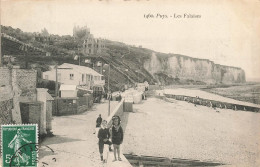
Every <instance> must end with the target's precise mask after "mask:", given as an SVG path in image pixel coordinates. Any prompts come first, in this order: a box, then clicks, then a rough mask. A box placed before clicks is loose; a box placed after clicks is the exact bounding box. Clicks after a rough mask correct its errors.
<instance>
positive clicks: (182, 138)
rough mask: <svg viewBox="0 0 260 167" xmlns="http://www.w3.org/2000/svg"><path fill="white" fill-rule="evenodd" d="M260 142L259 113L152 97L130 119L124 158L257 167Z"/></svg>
mask: <svg viewBox="0 0 260 167" xmlns="http://www.w3.org/2000/svg"><path fill="white" fill-rule="evenodd" d="M216 111H219V112H216ZM259 142H260V114H259V113H253V112H244V111H234V110H229V109H216V110H215V109H213V108H209V107H206V106H194V104H191V103H187V102H185V101H177V100H171V102H166V101H164V100H161V99H158V98H149V99H148V100H146V101H143V102H142V104H135V105H134V112H133V113H129V115H128V123H127V126H126V133H125V139H124V153H127V154H131V153H132V154H136V155H146V156H162V157H168V158H183V159H193V160H200V161H211V162H220V163H223V164H225V165H227V166H259V164H260V162H259V159H260V143H259Z"/></svg>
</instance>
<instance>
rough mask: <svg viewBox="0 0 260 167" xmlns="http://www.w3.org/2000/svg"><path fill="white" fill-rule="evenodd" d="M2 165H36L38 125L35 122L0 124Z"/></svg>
mask: <svg viewBox="0 0 260 167" xmlns="http://www.w3.org/2000/svg"><path fill="white" fill-rule="evenodd" d="M1 148H2V161H3V167H11V166H24V167H36V166H37V162H38V159H37V158H38V126H37V125H36V124H22V125H2V126H1Z"/></svg>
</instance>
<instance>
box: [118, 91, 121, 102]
mask: <svg viewBox="0 0 260 167" xmlns="http://www.w3.org/2000/svg"><path fill="white" fill-rule="evenodd" d="M121 99H122V96H121V93H120V92H119V93H118V102H120V101H121Z"/></svg>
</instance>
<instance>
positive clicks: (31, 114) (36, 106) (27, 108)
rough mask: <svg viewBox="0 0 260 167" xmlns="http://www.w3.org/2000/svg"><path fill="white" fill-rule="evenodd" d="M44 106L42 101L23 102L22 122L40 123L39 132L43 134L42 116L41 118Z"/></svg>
mask: <svg viewBox="0 0 260 167" xmlns="http://www.w3.org/2000/svg"><path fill="white" fill-rule="evenodd" d="M42 107H43V103H42V102H21V103H20V108H21V118H22V123H25V124H27V123H31V124H33V123H35V124H38V127H39V132H40V134H42V133H43V132H42V131H43V129H42V127H41V123H42V121H43V120H42V118H41V111H42V109H43V108H42Z"/></svg>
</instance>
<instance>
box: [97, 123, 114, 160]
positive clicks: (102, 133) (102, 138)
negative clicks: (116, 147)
mask: <svg viewBox="0 0 260 167" xmlns="http://www.w3.org/2000/svg"><path fill="white" fill-rule="evenodd" d="M109 137H110V133H109V130H108V129H107V121H106V120H103V121H102V123H101V128H100V129H99V131H98V138H99V141H98V146H99V153H100V158H101V161H103V150H104V144H108V145H109V151H112V149H111V145H112V143H111V142H110V141H109Z"/></svg>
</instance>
